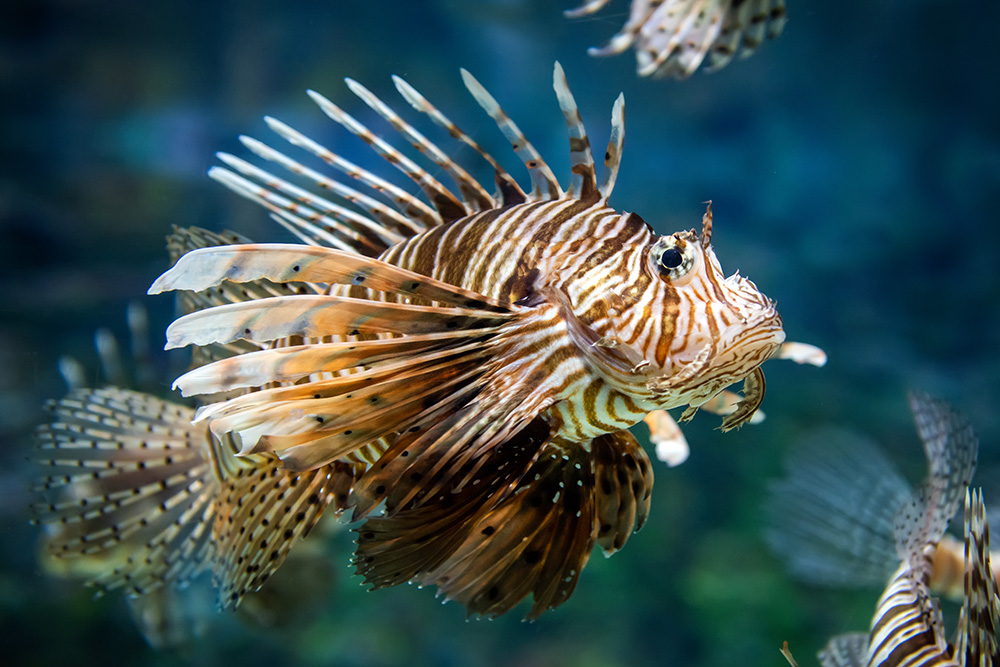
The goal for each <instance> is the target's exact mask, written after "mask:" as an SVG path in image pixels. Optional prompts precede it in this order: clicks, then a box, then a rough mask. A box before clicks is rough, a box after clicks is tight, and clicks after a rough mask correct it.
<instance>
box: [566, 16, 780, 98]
mask: <svg viewBox="0 0 1000 667" xmlns="http://www.w3.org/2000/svg"><path fill="white" fill-rule="evenodd" d="M609 1H610V0H589V1H588V2H585V3H584V4H583V5H581V6H580V7H578V8H576V9H572V10H568V11H567V12H566V15H567V16H569V17H573V18H575V17H580V16H586V15H588V14H593V13H594V12H596V11H598V10H599V9H601V8H602V7H604V6H605V5H606V4H608V2H609ZM785 20H786V16H785V0H632V8H631V10H630V12H629V19H628V22H626V23H625V25H624V26H623V27H622V29H621V30H620V31H619V32H618V34H616V35H615V36H614V37H612V38H611V40H610V41H609V42H608V44H607V45H606V46H603V47H601V48H591V49H590V54H591V55H595V56H610V55H617V54H619V53H622V52H623V51H625V49H627V48H628V47H630V46H633V45H634V46H635V59H636V68H637V71H638V73H639V76H654V77H676V78H678V79H684V78H687V77H688V76H690V75H691V74H693V73H694V72H695V70H697V69H698V67H700V66H701V64H702V62H704V61H705V58H706V57H707V58H708V69H709V71H714V70H717V69H721V68H723V67H725V66H726V65H728V64H729V61H731V60H732V59H733V57H734V56H735V55H736V54H737V53H738V54H739V55H740V57H741V58H746V57H747V56H749V55H750V54H752V53H753V52H754V51H755V50H756V49H757V47H758V46H760V43H761V42H762V41H764V38H765V37H767V38H768V39H774V38H776V37H777V36H778V35H780V34H781V31H782V30H783V29H784V27H785Z"/></svg>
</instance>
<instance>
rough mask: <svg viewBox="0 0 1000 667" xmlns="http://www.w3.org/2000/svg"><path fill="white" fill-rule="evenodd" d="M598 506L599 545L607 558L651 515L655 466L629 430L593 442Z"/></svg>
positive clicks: (592, 450) (604, 436) (623, 544)
mask: <svg viewBox="0 0 1000 667" xmlns="http://www.w3.org/2000/svg"><path fill="white" fill-rule="evenodd" d="M591 452H592V454H593V457H594V467H595V468H594V476H595V480H596V484H595V487H594V488H595V489H596V491H595V493H596V506H597V522H598V529H597V544H598V546H600V547H601V548H602V549H603V550H604V553H605V554H607V555H609V556H610V555H611V554H613V553H614V552H615V551H618V550H619V549H621V548H622V547H623V546H625V542H627V541H628V538H629V537H630V536H631V535H632V532H633V529H634V530H635V531H639V530H640V529H642V526H643V524H645V523H646V518H647V517H648V516H649V504H650V499H651V497H652V492H653V466H652V465H651V464H650V461H649V457H648V456H646V452H645V451H643V449H642V446H641V445H639V443H638V441H637V440H636V439H635V437H634V436H633V435H632V434H631V433H629V432H628V431H618V432H617V433H609V434H608V435H602V436H600V437H598V438H596V439H594V441H593V442H592V443H591Z"/></svg>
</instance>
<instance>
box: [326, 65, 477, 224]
mask: <svg viewBox="0 0 1000 667" xmlns="http://www.w3.org/2000/svg"><path fill="white" fill-rule="evenodd" d="M356 85H357V84H356ZM348 86H349V87H350V82H349V83H348ZM307 92H308V94H309V97H311V98H312V99H313V101H314V102H315V103H316V104H317V105H319V108H320V109H322V110H323V113H325V114H326V115H327V116H329V117H330V118H332V119H333V120H335V121H337V122H338V123H340V125H342V126H343V127H344V128H345V129H347V130H348V131H350V132H351V133H353V134H354V135H356V136H357V137H358V138H360V139H361V140H362V141H364V142H365V143H366V144H368V145H369V146H370V147H371V148H372V150H374V151H375V152H376V153H378V154H379V155H380V156H382V157H383V158H385V160H386V161H387V162H389V163H390V164H392V165H393V166H394V167H396V168H397V169H399V170H400V171H401V172H403V173H404V174H405V175H406V176H407V177H408V178H409V179H410V180H412V181H413V182H414V183H416V184H417V185H418V186H419V187H420V189H421V190H423V192H424V194H425V195H426V197H427V198H428V200H430V202H431V203H432V204H433V206H434V209H435V210H436V212H437V213H436V217H437V222H438V224H441V223H444V222H449V221H451V220H455V219H457V218H461V217H464V216H465V215H466V213H467V212H466V210H465V206H464V205H463V204H462V202H460V201H459V200H458V199H457V198H456V197H455V195H453V194H452V193H451V191H450V190H448V188H446V187H445V186H444V185H442V184H441V182H440V181H438V180H437V179H436V178H434V177H433V176H431V175H430V174H429V173H428V172H427V170H425V169H423V168H422V167H420V166H419V165H418V164H417V163H416V162H414V161H413V160H411V159H409V158H408V157H406V156H405V155H403V154H402V153H400V152H399V151H398V150H396V149H395V148H394V147H393V146H392V145H391V144H389V143H388V142H387V141H385V140H384V139H381V138H380V137H378V136H376V135H375V134H374V133H373V132H372V131H371V130H369V129H368V128H367V127H365V125H364V124H362V123H361V122H359V121H358V120H356V119H355V118H354V117H353V116H351V115H350V114H349V113H347V112H346V111H344V110H343V109H341V108H340V107H338V106H337V105H336V104H334V103H333V102H331V101H330V100H328V99H327V98H325V97H323V96H322V95H320V94H319V93H317V92H316V91H314V90H310V91H307ZM352 92H354V93H355V94H356V95H358V96H359V97H361V99H362V101H366V100H365V98H364V96H363V95H361V94H360V93H359V92H358V90H356V89H352ZM366 102H367V101H366Z"/></svg>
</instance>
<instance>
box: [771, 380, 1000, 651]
mask: <svg viewBox="0 0 1000 667" xmlns="http://www.w3.org/2000/svg"><path fill="white" fill-rule="evenodd" d="M910 407H911V409H912V411H913V416H914V419H915V421H916V424H917V430H918V432H919V433H920V437H921V439H922V440H923V444H924V450H925V452H926V454H927V459H928V462H929V467H930V470H929V474H928V476H927V479H926V480H925V481H924V482H923V483H922V484H921V485H920V486H919V487H917V488H916V489H915V490H911V489H910V488H909V486H908V485H907V484H906V482H905V481H904V480H903V479H902V477H900V475H899V473H898V472H896V470H895V469H894V467H893V466H892V465H891V464H889V463H888V462H887V461H886V460H885V459H884V457H882V455H881V454H880V453H879V451H878V449H877V448H875V447H874V446H870V445H868V444H867V443H865V442H864V441H863V440H862V441H857V442H855V443H853V444H851V443H850V442H848V441H846V440H843V441H842V440H841V439H840V438H836V437H835V438H826V439H825V440H826V441H825V442H824V443H823V444H822V446H821V444H820V441H819V439H817V441H816V442H814V443H812V444H811V445H810V446H808V447H806V448H803V451H801V452H799V453H798V454H797V455H796V458H795V459H793V461H792V462H791V463H790V465H789V469H790V476H789V478H788V479H786V480H782V481H781V482H779V483H777V484H775V485H774V486H773V488H772V494H771V498H770V500H769V505H768V514H769V521H770V523H771V524H772V527H771V529H770V533H769V536H768V537H769V542H770V543H771V546H772V548H773V549H774V550H775V551H776V552H777V553H779V554H780V555H782V556H783V557H784V558H786V559H787V560H788V562H789V564H790V567H791V569H792V570H793V572H795V573H796V574H797V575H799V576H801V577H803V578H807V579H810V580H812V581H818V582H823V583H840V584H867V583H871V582H872V581H874V580H875V579H876V578H877V577H879V575H880V574H881V575H882V578H881V582H880V583H881V585H884V586H885V590H884V592H883V593H882V596H881V598H880V599H879V601H878V604H877V606H876V611H875V614H874V616H873V618H872V624H871V630H870V632H869V633H867V634H864V633H853V634H847V635H840V636H837V637H834V638H833V639H831V640H830V642H829V644H828V645H827V646H826V647H825V648H824V649H823V651H821V652H820V654H819V657H820V661H821V663H822V664H823V665H824V667H860V666H862V665H871V666H875V665H962V666H965V665H991V664H994V662H995V661H997V660H998V659H1000V653H998V642H997V630H998V629H1000V599H998V597H997V584H996V580H995V578H994V574H993V571H992V567H991V559H990V551H989V527H988V525H987V522H986V516H985V509H984V505H983V501H982V494H981V492H979V491H971V490H970V489H969V487H968V485H969V482H970V481H971V479H972V475H973V472H974V471H975V467H976V458H977V452H978V448H979V444H978V440H977V438H976V436H975V434H974V433H973V431H972V427H971V426H970V425H969V424H968V422H967V421H966V420H965V419H964V418H963V417H962V416H961V415H959V414H958V413H956V412H954V411H953V410H952V409H951V408H950V407H949V406H948V405H946V404H945V403H944V402H942V401H939V400H935V399H932V398H930V397H929V396H927V395H925V394H916V393H915V394H911V396H910ZM963 496H964V498H965V543H964V545H961V546H960V545H959V543H958V542H956V541H955V540H952V539H951V538H948V537H947V536H946V535H945V529H946V528H947V526H948V522H949V521H950V519H951V517H952V516H953V515H954V514H955V512H956V511H957V510H958V507H959V505H960V504H961V502H962V499H963ZM963 546H964V548H963ZM886 580H888V584H885V582H886ZM936 591H943V592H944V593H946V594H948V595H956V594H957V595H958V596H959V598H960V600H961V601H962V608H961V615H960V618H959V622H958V630H957V635H956V639H955V641H954V642H953V643H949V642H948V641H947V639H946V633H945V630H944V625H943V622H942V619H941V612H940V609H939V607H938V603H937V600H936V599H934V598H933V597H932V595H933V593H934V592H936Z"/></svg>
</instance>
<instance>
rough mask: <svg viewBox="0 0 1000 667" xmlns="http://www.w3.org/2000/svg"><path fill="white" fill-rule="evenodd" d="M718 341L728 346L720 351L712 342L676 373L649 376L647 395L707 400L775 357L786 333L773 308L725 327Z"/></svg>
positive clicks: (656, 373) (666, 372) (669, 371)
mask: <svg viewBox="0 0 1000 667" xmlns="http://www.w3.org/2000/svg"><path fill="white" fill-rule="evenodd" d="M727 334H728V335H727ZM719 338H720V339H721V340H724V341H728V342H727V343H726V344H725V345H724V346H723V347H721V348H719V347H716V344H715V343H714V342H712V343H708V344H706V345H705V346H703V347H702V348H701V349H700V350H699V351H698V353H697V354H696V355H695V356H694V358H693V359H691V361H689V362H687V363H686V364H684V365H683V366H681V367H680V368H679V369H677V368H676V367H675V368H673V369H670V370H666V369H664V370H662V371H661V372H654V373H650V374H649V375H650V378H649V380H648V382H647V383H646V386H647V389H648V390H649V391H650V393H652V394H653V396H655V397H660V398H662V397H665V396H666V395H668V394H677V393H681V392H683V393H684V394H690V393H692V392H694V395H695V397H696V398H703V399H705V400H708V399H709V398H711V397H712V396H713V395H715V394H716V393H718V392H719V391H720V390H721V389H723V388H724V387H727V386H729V385H730V384H733V383H735V382H738V381H740V380H741V379H743V378H745V377H746V376H747V374H749V373H751V372H752V371H753V370H754V369H756V368H758V367H759V366H760V365H761V364H763V363H764V362H765V361H767V360H768V359H769V358H770V357H771V356H772V355H774V353H775V352H777V350H778V349H779V348H780V347H781V343H783V342H784V340H785V332H784V329H783V328H782V323H781V316H780V315H778V313H777V311H775V310H774V309H773V308H767V309H764V310H761V311H760V312H759V313H757V314H756V315H755V316H754V317H752V318H748V319H746V320H745V321H742V322H740V323H739V324H734V325H731V326H730V327H727V329H725V330H723V331H722V332H721V335H720V337H719Z"/></svg>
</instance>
